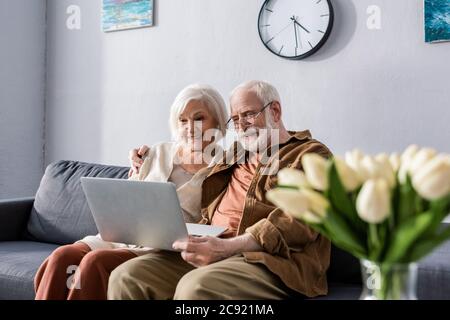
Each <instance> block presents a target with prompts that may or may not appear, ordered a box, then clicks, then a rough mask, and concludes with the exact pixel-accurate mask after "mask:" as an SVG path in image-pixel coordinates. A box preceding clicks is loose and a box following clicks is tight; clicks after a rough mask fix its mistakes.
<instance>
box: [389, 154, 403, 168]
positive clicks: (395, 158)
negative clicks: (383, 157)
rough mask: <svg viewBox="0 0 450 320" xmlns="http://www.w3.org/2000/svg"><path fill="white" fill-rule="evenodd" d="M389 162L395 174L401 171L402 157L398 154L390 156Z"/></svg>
mask: <svg viewBox="0 0 450 320" xmlns="http://www.w3.org/2000/svg"><path fill="white" fill-rule="evenodd" d="M389 162H390V164H391V167H392V170H394V172H398V169H400V163H401V160H400V155H399V154H398V153H396V152H394V153H392V154H391V155H390V156H389Z"/></svg>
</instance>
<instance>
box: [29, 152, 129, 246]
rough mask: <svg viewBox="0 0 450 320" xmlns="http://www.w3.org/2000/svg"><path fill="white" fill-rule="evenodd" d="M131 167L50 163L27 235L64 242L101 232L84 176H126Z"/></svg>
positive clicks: (76, 162) (42, 181)
mask: <svg viewBox="0 0 450 320" xmlns="http://www.w3.org/2000/svg"><path fill="white" fill-rule="evenodd" d="M128 170H129V168H126V167H115V166H106V165H100V164H92V163H84V162H78V161H58V162H54V163H52V164H50V165H49V166H48V167H47V168H46V170H45V174H44V176H43V177H42V180H41V183H40V186H39V189H38V191H37V193H36V199H35V202H34V205H33V209H32V211H31V215H30V219H29V221H28V226H27V231H26V235H25V238H26V239H28V240H33V241H39V242H48V243H55V244H61V245H63V244H69V243H73V242H75V241H77V240H80V239H82V238H83V237H85V236H87V235H95V234H97V227H96V226H95V222H94V219H93V217H92V213H91V211H90V209H89V206H88V204H87V201H86V198H85V196H84V193H83V190H82V188H81V183H80V178H81V177H105V178H117V179H126V178H127V177H128Z"/></svg>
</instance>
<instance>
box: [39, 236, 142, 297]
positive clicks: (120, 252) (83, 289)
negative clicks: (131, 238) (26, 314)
mask: <svg viewBox="0 0 450 320" xmlns="http://www.w3.org/2000/svg"><path fill="white" fill-rule="evenodd" d="M135 257H136V254H134V253H132V252H130V251H128V250H124V249H114V250H94V251H91V249H90V248H89V246H88V245H86V244H84V243H80V242H78V243H74V244H71V245H66V246H62V247H59V248H58V249H56V250H55V251H54V252H53V253H52V254H51V255H50V256H49V257H48V258H47V259H46V260H45V261H44V262H43V263H42V265H41V267H40V268H39V270H38V272H37V273H36V276H35V279H34V287H35V291H36V298H35V299H36V300H106V296H107V292H108V279H109V275H110V274H111V272H112V271H113V270H114V269H115V268H117V267H118V266H119V265H121V264H122V263H124V262H126V261H128V260H130V259H132V258H135Z"/></svg>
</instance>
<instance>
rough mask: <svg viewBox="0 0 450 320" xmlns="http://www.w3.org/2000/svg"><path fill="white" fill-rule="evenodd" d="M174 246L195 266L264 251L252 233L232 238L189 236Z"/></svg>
mask: <svg viewBox="0 0 450 320" xmlns="http://www.w3.org/2000/svg"><path fill="white" fill-rule="evenodd" d="M172 247H173V248H174V249H175V250H180V251H181V257H182V258H183V259H184V260H185V261H186V262H187V263H190V264H191V265H193V266H195V267H201V266H206V265H209V264H211V263H214V262H217V261H221V260H224V259H226V258H229V257H231V256H234V255H236V254H239V253H242V252H249V251H262V248H261V246H260V245H259V244H258V243H257V242H256V240H255V239H254V238H253V236H251V235H250V234H244V235H242V236H239V237H235V238H231V239H221V238H217V237H210V236H205V237H193V236H189V237H188V239H186V240H179V241H175V242H174V244H173V246H172Z"/></svg>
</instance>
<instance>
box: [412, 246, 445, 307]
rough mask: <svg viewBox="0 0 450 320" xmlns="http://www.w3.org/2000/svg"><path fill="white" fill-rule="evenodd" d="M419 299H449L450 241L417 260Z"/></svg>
mask: <svg viewBox="0 0 450 320" xmlns="http://www.w3.org/2000/svg"><path fill="white" fill-rule="evenodd" d="M417 295H418V298H419V299H430V300H450V241H447V242H446V243H444V244H443V245H441V246H440V247H438V248H437V249H436V250H434V251H433V252H432V253H431V254H430V255H428V256H427V257H426V258H424V259H422V260H421V261H420V262H419V278H418V284H417Z"/></svg>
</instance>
